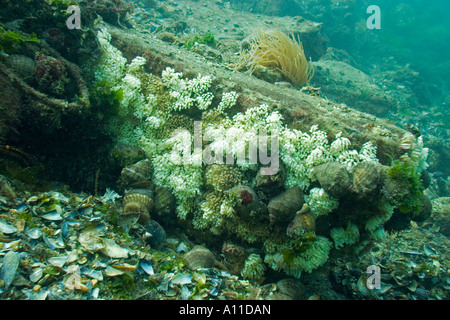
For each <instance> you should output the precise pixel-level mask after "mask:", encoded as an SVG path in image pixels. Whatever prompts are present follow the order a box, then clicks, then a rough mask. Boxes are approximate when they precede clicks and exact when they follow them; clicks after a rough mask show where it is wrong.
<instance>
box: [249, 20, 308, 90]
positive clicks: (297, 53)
mask: <svg viewBox="0 0 450 320" xmlns="http://www.w3.org/2000/svg"><path fill="white" fill-rule="evenodd" d="M291 37H292V39H291V38H290V37H289V36H287V35H286V34H284V33H283V32H281V31H279V30H263V29H262V28H260V29H257V30H256V31H255V32H254V36H253V38H252V40H251V42H250V48H249V49H248V50H245V51H243V52H241V56H242V59H243V65H244V66H245V67H247V69H248V72H250V73H252V72H253V71H255V69H256V67H257V66H263V67H273V68H276V69H277V70H279V71H280V72H281V73H282V74H283V75H284V76H285V77H286V78H288V79H289V80H290V81H291V82H292V84H293V85H294V86H302V85H304V84H305V83H307V82H308V81H309V80H311V78H312V77H313V75H314V68H313V66H312V64H310V63H308V60H307V59H306V57H305V53H304V51H303V45H302V43H301V42H300V39H295V37H294V36H293V35H291Z"/></svg>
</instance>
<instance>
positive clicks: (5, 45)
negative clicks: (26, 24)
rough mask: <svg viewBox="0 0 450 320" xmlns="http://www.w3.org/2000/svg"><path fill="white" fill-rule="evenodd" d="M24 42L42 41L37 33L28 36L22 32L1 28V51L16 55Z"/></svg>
mask: <svg viewBox="0 0 450 320" xmlns="http://www.w3.org/2000/svg"><path fill="white" fill-rule="evenodd" d="M24 42H36V43H39V42H40V40H39V39H38V38H37V36H36V34H35V33H32V34H31V35H26V34H23V33H20V32H15V31H11V30H5V29H4V28H3V27H0V51H2V52H4V53H6V54H12V53H16V52H17V51H19V49H20V47H21V46H22V45H23V43H24Z"/></svg>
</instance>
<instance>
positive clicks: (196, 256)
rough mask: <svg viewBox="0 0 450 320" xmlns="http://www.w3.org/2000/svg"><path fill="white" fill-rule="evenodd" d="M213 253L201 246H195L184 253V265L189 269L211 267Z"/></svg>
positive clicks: (213, 258) (212, 264)
mask: <svg viewBox="0 0 450 320" xmlns="http://www.w3.org/2000/svg"><path fill="white" fill-rule="evenodd" d="M215 260H216V259H215V257H214V254H213V253H212V252H211V251H210V250H209V249H207V248H205V247H203V246H195V247H194V248H192V250H190V251H189V252H187V253H186V254H185V255H184V261H185V262H186V266H187V267H188V268H189V269H191V270H197V269H199V268H211V267H213V266H214V263H215Z"/></svg>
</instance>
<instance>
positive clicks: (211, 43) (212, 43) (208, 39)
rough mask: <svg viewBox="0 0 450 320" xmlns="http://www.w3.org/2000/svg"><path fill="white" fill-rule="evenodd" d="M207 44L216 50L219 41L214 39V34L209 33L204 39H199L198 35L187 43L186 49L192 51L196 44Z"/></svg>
mask: <svg viewBox="0 0 450 320" xmlns="http://www.w3.org/2000/svg"><path fill="white" fill-rule="evenodd" d="M196 43H199V44H206V45H207V46H209V47H211V48H216V47H217V44H218V42H217V40H216V39H215V37H214V34H213V33H212V32H208V33H206V34H204V35H203V36H202V37H199V36H198V35H195V36H194V37H193V38H191V39H189V40H188V41H186V43H185V44H184V47H185V48H186V49H187V50H191V49H192V47H193V46H194V45H195V44H196Z"/></svg>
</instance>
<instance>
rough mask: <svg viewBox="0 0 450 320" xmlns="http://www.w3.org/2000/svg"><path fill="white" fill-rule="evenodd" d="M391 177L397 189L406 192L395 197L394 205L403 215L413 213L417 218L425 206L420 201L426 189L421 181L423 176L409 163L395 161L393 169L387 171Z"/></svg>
mask: <svg viewBox="0 0 450 320" xmlns="http://www.w3.org/2000/svg"><path fill="white" fill-rule="evenodd" d="M387 174H388V175H389V177H390V178H391V179H392V180H393V181H395V184H396V185H397V187H399V188H402V189H403V190H404V192H403V193H401V196H399V197H394V199H393V202H394V203H393V204H394V205H396V206H397V207H398V209H399V210H400V212H402V213H411V214H412V216H413V217H414V216H416V215H417V214H418V213H419V212H420V209H421V208H422V206H423V204H422V202H421V201H420V199H421V197H422V194H423V191H424V187H423V185H422V181H421V178H420V177H421V175H420V173H418V172H417V170H416V169H415V168H414V167H413V166H412V165H411V164H410V163H408V162H404V161H401V160H395V161H393V162H392V165H391V167H389V168H388V169H387Z"/></svg>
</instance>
